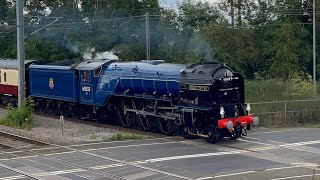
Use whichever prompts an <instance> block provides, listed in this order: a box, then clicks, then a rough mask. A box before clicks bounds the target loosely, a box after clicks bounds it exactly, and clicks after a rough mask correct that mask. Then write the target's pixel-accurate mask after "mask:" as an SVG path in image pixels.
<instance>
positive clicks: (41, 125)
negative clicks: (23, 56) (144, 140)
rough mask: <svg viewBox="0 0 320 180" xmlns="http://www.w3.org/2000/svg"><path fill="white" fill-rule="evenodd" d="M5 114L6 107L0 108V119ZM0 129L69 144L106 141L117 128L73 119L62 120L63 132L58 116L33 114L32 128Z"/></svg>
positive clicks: (49, 141) (0, 128)
mask: <svg viewBox="0 0 320 180" xmlns="http://www.w3.org/2000/svg"><path fill="white" fill-rule="evenodd" d="M6 114H7V110H6V109H0V119H2V118H4V117H5V116H6ZM0 130H1V131H5V132H8V133H12V134H17V135H20V136H24V137H28V138H31V139H34V140H39V141H44V142H48V143H57V144H70V143H83V142H96V141H106V140H108V139H109V138H110V137H112V135H113V134H115V133H121V131H119V130H115V129H111V128H105V127H95V126H93V125H90V124H83V123H76V122H73V121H65V122H64V133H62V128H61V125H60V121H59V117H58V116H56V117H44V116H39V115H35V116H34V121H33V128H32V130H29V131H28V130H24V129H16V128H11V127H7V126H2V125H0Z"/></svg>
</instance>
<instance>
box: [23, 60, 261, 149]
mask: <svg viewBox="0 0 320 180" xmlns="http://www.w3.org/2000/svg"><path fill="white" fill-rule="evenodd" d="M27 70H28V71H27V72H28V75H29V77H28V82H26V84H27V87H28V92H29V95H30V96H32V97H33V98H34V100H35V104H36V106H35V108H36V109H37V110H38V111H41V112H45V113H55V114H56V113H59V114H62V115H64V116H70V117H72V118H88V119H91V120H95V121H97V122H100V123H109V122H111V121H113V122H117V123H119V124H120V125H122V126H124V127H130V128H136V129H140V130H144V131H160V132H162V133H163V134H166V135H176V134H181V135H182V136H183V137H185V138H191V137H196V136H198V137H205V138H207V140H208V142H210V143H215V142H218V141H220V140H221V139H222V138H225V137H228V138H232V139H237V138H239V137H241V136H243V135H246V130H247V129H250V125H251V124H257V123H258V121H259V119H258V118H257V117H255V118H254V117H253V115H251V114H248V112H247V110H246V108H245V104H244V100H245V98H244V79H243V77H242V76H241V75H240V74H239V73H235V72H233V71H232V70H231V69H230V68H228V67H226V66H224V65H222V64H219V63H210V62H204V63H196V64H191V65H180V64H171V63H165V62H164V61H163V60H142V61H139V62H137V61H135V62H124V61H114V60H90V61H85V62H81V63H75V62H64V63H61V64H59V63H56V64H39V63H33V64H31V65H29V66H28V67H27Z"/></svg>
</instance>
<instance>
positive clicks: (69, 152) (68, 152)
mask: <svg viewBox="0 0 320 180" xmlns="http://www.w3.org/2000/svg"><path fill="white" fill-rule="evenodd" d="M75 152H76V151H67V152H59V153H50V154H42V156H52V155H60V154H71V153H75Z"/></svg>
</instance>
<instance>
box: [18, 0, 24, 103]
mask: <svg viewBox="0 0 320 180" xmlns="http://www.w3.org/2000/svg"><path fill="white" fill-rule="evenodd" d="M16 14H17V59H18V61H19V66H18V74H19V79H18V84H19V85H18V106H19V107H21V106H22V101H23V100H24V98H25V69H24V68H25V66H24V60H25V54H24V17H23V0H17V1H16Z"/></svg>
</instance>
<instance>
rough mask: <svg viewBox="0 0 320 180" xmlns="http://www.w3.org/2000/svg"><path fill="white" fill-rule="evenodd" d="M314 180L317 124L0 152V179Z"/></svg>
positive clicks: (319, 141)
mask: <svg viewBox="0 0 320 180" xmlns="http://www.w3.org/2000/svg"><path fill="white" fill-rule="evenodd" d="M313 177H314V178H315V179H317V178H318V179H320V128H289V129H264V130H261V129H257V130H254V131H250V132H249V136H248V137H245V139H241V140H236V141H232V140H225V141H223V142H222V143H219V144H208V143H207V142H206V141H205V140H204V139H192V140H185V139H183V138H180V137H164V138H150V139H144V140H131V141H126V142H123V141H122V142H121V141H117V142H98V143H86V144H77V145H66V146H60V145H49V146H45V147H39V148H31V149H28V150H12V149H11V150H8V149H3V150H0V180H5V179H6V180H13V179H49V180H51V179H54V180H59V179H61V180H65V179H76V180H86V179H101V180H102V179H145V180H149V179H150V180H153V179H161V180H167V179H168V180H171V179H198V180H201V179H202V180H203V179H226V180H250V179H253V180H255V179H257V180H263V179H269V180H271V179H272V180H286V179H294V180H297V179H299V180H300V179H308V180H310V179H312V178H313Z"/></svg>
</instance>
